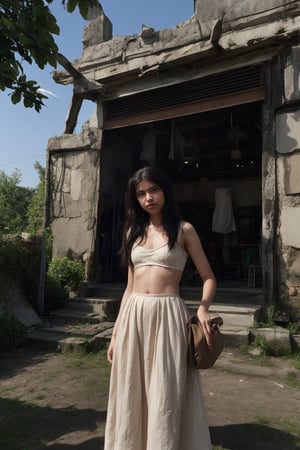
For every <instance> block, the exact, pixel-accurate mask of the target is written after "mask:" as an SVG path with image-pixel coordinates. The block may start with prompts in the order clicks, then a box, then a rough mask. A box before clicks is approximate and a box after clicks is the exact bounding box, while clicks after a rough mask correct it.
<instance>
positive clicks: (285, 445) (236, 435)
mask: <svg viewBox="0 0 300 450" xmlns="http://www.w3.org/2000/svg"><path fill="white" fill-rule="evenodd" d="M210 435H211V440H212V443H213V445H216V446H222V448H224V449H226V450H227V449H228V450H299V448H300V447H299V446H298V444H297V442H299V441H298V440H297V437H296V436H294V435H292V434H289V433H286V432H284V431H280V430H278V429H276V428H272V427H269V426H267V425H260V424H247V423H243V424H235V425H225V426H222V427H211V428H210Z"/></svg>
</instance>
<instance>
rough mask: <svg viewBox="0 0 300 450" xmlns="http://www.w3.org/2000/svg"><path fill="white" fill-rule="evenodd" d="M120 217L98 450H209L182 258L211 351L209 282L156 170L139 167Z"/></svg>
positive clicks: (194, 239)
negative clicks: (193, 276) (123, 283)
mask: <svg viewBox="0 0 300 450" xmlns="http://www.w3.org/2000/svg"><path fill="white" fill-rule="evenodd" d="M126 212H127V220H126V224H125V231H124V238H123V244H122V248H121V255H122V257H123V260H124V262H125V263H126V264H127V265H128V283H127V287H126V290H125V292H124V295H123V298H122V302H121V308H120V312H119V315H118V318H117V320H116V323H115V326H114V330H113V334H112V339H111V342H110V345H109V348H108V360H109V361H110V363H112V370H111V380H110V392H109V402H108V412H107V423H106V432H105V450H209V449H210V448H211V444H210V437H209V432H208V426H207V422H206V416H205V412H204V406H203V399H202V393H201V386H200V377H199V372H198V371H197V370H194V369H193V368H191V367H189V366H188V364H187V325H186V324H187V321H188V317H189V314H188V312H187V309H186V306H185V304H184V301H183V300H182V299H181V297H180V296H179V284H180V279H181V276H182V272H183V269H184V266H185V263H186V260H187V257H188V255H189V256H190V257H191V258H192V260H193V262H194V264H195V267H196V268H197V270H198V272H199V275H200V277H201V278H202V281H203V290H202V299H201V302H200V304H199V309H198V311H197V314H198V317H199V320H200V321H201V323H202V325H203V328H204V333H205V337H206V340H207V343H208V345H211V330H210V325H209V321H210V317H209V314H208V308H209V305H210V303H211V302H212V300H213V297H214V294H215V290H216V281H215V277H214V275H213V273H212V270H211V268H210V266H209V263H208V261H207V259H206V256H205V254H204V251H203V248H202V245H201V242H200V239H199V237H198V235H197V233H196V231H195V229H194V227H193V226H192V225H191V224H190V223H188V222H181V221H180V219H179V214H178V209H177V205H176V202H175V199H174V196H173V192H172V189H171V186H170V184H169V182H168V180H167V179H166V178H165V176H164V175H163V174H162V173H161V172H160V171H159V170H157V169H154V168H150V167H146V168H143V169H140V170H139V171H137V172H136V173H135V175H134V176H133V177H132V178H131V179H130V180H129V183H128V189H127V194H126Z"/></svg>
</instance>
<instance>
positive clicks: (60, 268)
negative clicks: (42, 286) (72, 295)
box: [48, 256, 84, 294]
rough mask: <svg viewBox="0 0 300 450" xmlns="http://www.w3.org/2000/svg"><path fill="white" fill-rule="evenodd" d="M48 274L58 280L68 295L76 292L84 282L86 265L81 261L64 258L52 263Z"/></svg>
mask: <svg viewBox="0 0 300 450" xmlns="http://www.w3.org/2000/svg"><path fill="white" fill-rule="evenodd" d="M48 274H49V275H50V276H51V277H52V278H54V279H55V280H58V281H59V282H60V283H61V285H62V287H63V288H64V289H65V291H66V293H67V294H68V293H69V292H70V291H76V290H77V289H78V288H79V286H80V283H81V282H82V281H83V280H84V264H83V262H82V261H81V260H79V259H71V258H68V257H67V256H64V257H63V258H58V259H54V260H53V261H51V262H50V264H49V268H48Z"/></svg>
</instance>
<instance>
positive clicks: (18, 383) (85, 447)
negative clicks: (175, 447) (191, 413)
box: [0, 348, 300, 450]
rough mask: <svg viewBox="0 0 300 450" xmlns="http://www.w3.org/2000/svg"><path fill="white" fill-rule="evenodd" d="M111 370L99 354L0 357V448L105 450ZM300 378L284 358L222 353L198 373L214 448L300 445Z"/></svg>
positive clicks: (25, 352) (277, 449)
mask: <svg viewBox="0 0 300 450" xmlns="http://www.w3.org/2000/svg"><path fill="white" fill-rule="evenodd" d="M109 370H110V369H109V365H108V364H107V363H106V359H105V352H99V354H97V355H89V356H84V355H80V354H79V355H76V354H75V355H74V354H73V355H72V354H69V355H65V354H60V353H50V352H46V351H42V350H38V349H32V348H23V349H19V350H17V351H16V352H14V353H11V354H1V355H0V394H1V395H0V448H1V449H3V450H39V449H46V448H47V449H51V450H74V449H79V450H96V449H97V450H101V449H103V442H104V427H105V416H106V404H107V392H108V385H109ZM298 376H299V373H298V374H297V370H296V369H294V368H293V367H292V363H287V362H286V360H283V359H278V358H277V360H276V362H274V361H273V360H272V359H269V358H268V359H267V360H265V361H264V360H260V362H259V363H258V361H257V359H256V361H255V358H252V357H249V356H247V355H243V354H241V353H240V352H238V351H234V352H232V351H230V352H229V351H225V352H224V353H223V355H222V357H221V359H220V360H219V361H218V363H217V364H216V366H215V367H214V368H212V369H210V370H208V371H202V372H201V378H202V385H203V391H204V396H205V403H206V409H207V415H208V422H209V426H210V432H211V438H212V443H213V446H214V448H215V449H221V448H222V449H229V450H268V449H270V450H271V449H272V450H294V449H298V448H300V431H299V430H300V390H299V385H300V381H299V380H300V379H299V378H297V377H298ZM153 450H155V449H153ZM166 450H172V449H166ZM181 450H185V449H181Z"/></svg>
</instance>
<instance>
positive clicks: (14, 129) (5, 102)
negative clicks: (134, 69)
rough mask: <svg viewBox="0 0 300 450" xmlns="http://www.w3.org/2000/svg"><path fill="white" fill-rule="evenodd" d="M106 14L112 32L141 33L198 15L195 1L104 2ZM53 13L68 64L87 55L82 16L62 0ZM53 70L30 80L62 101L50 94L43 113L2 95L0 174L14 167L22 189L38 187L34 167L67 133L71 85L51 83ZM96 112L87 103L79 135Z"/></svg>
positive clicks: (35, 73)
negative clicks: (68, 9)
mask: <svg viewBox="0 0 300 450" xmlns="http://www.w3.org/2000/svg"><path fill="white" fill-rule="evenodd" d="M100 3H101V4H102V7H103V9H104V12H105V14H106V15H107V16H108V17H109V19H110V20H111V22H112V24H113V34H114V35H117V34H120V35H131V34H138V33H139V32H140V30H141V26H142V24H145V25H148V26H151V27H153V28H154V29H155V30H159V29H162V28H169V27H173V26H176V25H177V24H178V23H180V22H183V21H185V20H187V19H189V18H190V17H191V16H192V15H193V12H194V6H193V4H194V2H193V0H181V1H177V2H174V0H147V1H146V0H102V2H100ZM52 10H53V13H54V15H55V17H56V19H57V22H58V25H59V27H60V30H61V32H60V36H58V37H57V39H56V42H57V44H58V46H59V49H60V52H61V53H63V54H64V55H65V56H66V57H67V58H68V59H69V60H71V61H72V60H74V59H76V58H79V57H80V55H81V52H82V44H81V38H82V32H83V28H84V26H85V25H86V24H87V22H86V21H85V20H84V19H82V18H81V16H80V15H79V13H77V11H76V12H74V13H72V14H69V13H67V12H66V11H65V10H64V9H63V7H62V5H61V1H60V0H55V1H54V2H53V6H52ZM52 70H53V69H52V68H51V67H50V66H49V67H46V69H44V70H43V71H41V70H39V69H38V68H36V67H35V66H29V67H28V69H26V71H27V75H28V78H29V77H30V78H31V79H33V80H36V81H37V82H38V84H39V85H40V86H41V87H42V88H43V89H47V90H49V91H50V92H53V93H54V94H55V95H56V96H57V97H58V98H55V97H52V96H49V98H48V99H47V100H45V107H44V108H43V109H42V111H41V112H40V113H37V112H36V111H35V110H31V109H28V108H25V107H24V106H23V104H22V103H19V104H18V105H12V103H11V101H10V98H9V96H8V91H6V92H0V114H1V126H0V130H1V133H0V149H1V150H0V170H1V171H4V172H5V173H7V174H8V175H11V173H12V172H13V171H14V170H15V169H19V170H20V171H21V175H22V180H21V182H20V185H21V186H27V187H35V186H36V185H37V183H38V175H37V172H36V170H35V169H34V163H35V161H39V162H40V163H41V164H42V165H43V166H45V155H46V148H47V142H48V139H49V138H50V137H52V136H55V135H60V134H62V132H63V129H64V123H65V119H66V116H67V112H68V108H69V104H70V101H71V97H72V86H61V85H59V84H56V83H55V82H54V81H53V80H52ZM93 109H94V105H93V103H92V102H91V103H89V102H87V101H86V102H84V106H83V107H82V111H81V114H80V117H79V121H78V125H77V127H76V132H80V130H81V126H82V123H83V122H85V121H86V120H88V119H89V117H90V116H91V114H92V112H93Z"/></svg>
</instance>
